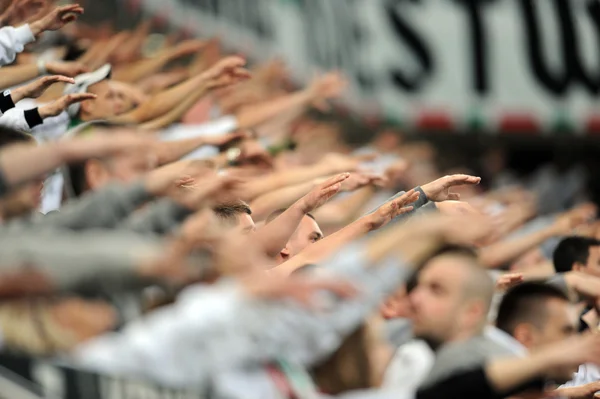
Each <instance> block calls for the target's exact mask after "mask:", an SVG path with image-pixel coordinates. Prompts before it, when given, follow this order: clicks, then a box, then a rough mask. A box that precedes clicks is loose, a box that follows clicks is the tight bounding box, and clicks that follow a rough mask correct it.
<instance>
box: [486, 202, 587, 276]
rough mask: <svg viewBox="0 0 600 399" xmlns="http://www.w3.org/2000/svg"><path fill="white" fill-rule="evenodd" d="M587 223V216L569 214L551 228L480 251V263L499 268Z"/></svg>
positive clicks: (560, 218) (556, 221) (574, 213)
mask: <svg viewBox="0 0 600 399" xmlns="http://www.w3.org/2000/svg"><path fill="white" fill-rule="evenodd" d="M584 222H586V215H585V214H582V213H578V212H567V213H565V214H564V215H562V216H561V217H559V218H558V219H556V220H555V221H554V223H552V224H551V225H550V226H547V227H545V228H543V229H541V230H537V231H534V232H532V233H530V234H527V235H525V236H522V237H518V238H514V239H509V240H503V241H500V242H497V243H494V244H492V245H489V246H487V247H485V248H482V249H481V250H480V251H479V261H480V262H481V263H482V264H483V265H485V266H486V267H488V268H491V269H492V268H497V267H500V266H502V265H504V264H505V263H507V262H510V261H511V260H514V259H516V258H517V257H519V256H520V255H522V254H524V253H525V252H527V251H529V250H530V249H532V248H534V247H536V246H538V245H540V244H542V243H543V242H544V241H546V240H548V239H550V238H553V237H560V236H563V235H568V234H569V233H570V232H571V231H572V230H573V229H574V228H576V227H577V226H579V225H581V224H582V223H584Z"/></svg>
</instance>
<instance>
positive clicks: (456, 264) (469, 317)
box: [409, 249, 494, 349]
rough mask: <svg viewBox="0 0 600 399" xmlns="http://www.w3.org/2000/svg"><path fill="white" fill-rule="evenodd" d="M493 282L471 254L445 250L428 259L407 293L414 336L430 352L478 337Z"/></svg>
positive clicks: (485, 319)
mask: <svg viewBox="0 0 600 399" xmlns="http://www.w3.org/2000/svg"><path fill="white" fill-rule="evenodd" d="M493 294H494V282H493V281H492V279H491V278H490V276H489V275H488V273H487V272H486V271H485V270H484V269H483V268H482V267H481V266H480V265H479V264H478V262H477V258H476V255H475V254H474V253H473V252H472V251H465V250H462V249H461V250H455V249H452V250H448V251H445V252H442V253H441V254H438V255H436V256H435V257H433V258H431V259H430V260H429V261H428V262H427V263H426V264H425V265H424V267H423V269H422V270H421V272H420V273H419V276H418V279H417V285H416V287H415V288H414V289H413V290H412V292H411V293H410V296H409V298H410V303H411V308H412V309H411V310H412V314H413V321H414V323H413V326H414V332H415V335H416V336H417V337H419V338H422V339H424V340H425V341H426V342H428V343H429V344H430V346H431V347H432V348H434V349H435V348H437V347H439V346H440V345H442V344H444V343H447V342H452V341H455V340H461V339H468V338H470V337H472V336H475V335H477V334H480V333H481V331H482V329H483V327H484V326H485V324H486V322H487V314H488V312H489V309H490V305H491V302H492V296H493Z"/></svg>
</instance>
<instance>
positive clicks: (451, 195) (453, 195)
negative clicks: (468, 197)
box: [448, 193, 460, 201]
mask: <svg viewBox="0 0 600 399" xmlns="http://www.w3.org/2000/svg"><path fill="white" fill-rule="evenodd" d="M448 200H450V201H458V200H460V194H459V193H448Z"/></svg>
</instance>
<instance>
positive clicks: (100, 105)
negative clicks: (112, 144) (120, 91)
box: [81, 80, 125, 121]
mask: <svg viewBox="0 0 600 399" xmlns="http://www.w3.org/2000/svg"><path fill="white" fill-rule="evenodd" d="M87 92H88V93H91V94H95V95H96V96H97V98H96V99H95V100H93V101H84V102H83V103H81V111H82V112H81V119H82V120H83V121H93V120H99V119H107V118H110V117H112V116H115V115H119V114H121V113H123V110H124V107H125V104H124V101H123V98H122V97H121V96H118V95H117V92H116V91H115V90H114V88H113V87H112V85H111V83H110V82H109V81H108V80H103V81H102V82H99V83H96V84H95V85H92V86H90V87H88V90H87Z"/></svg>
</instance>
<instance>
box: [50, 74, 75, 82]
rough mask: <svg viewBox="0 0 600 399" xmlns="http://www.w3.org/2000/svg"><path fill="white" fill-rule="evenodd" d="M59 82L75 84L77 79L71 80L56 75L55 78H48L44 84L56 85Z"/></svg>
mask: <svg viewBox="0 0 600 399" xmlns="http://www.w3.org/2000/svg"><path fill="white" fill-rule="evenodd" d="M58 82H64V83H70V84H75V79H73V78H69V77H67V76H62V75H54V76H48V77H47V78H46V81H45V82H44V83H45V84H54V83H58Z"/></svg>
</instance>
